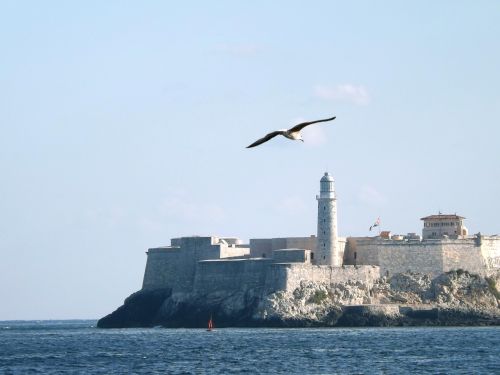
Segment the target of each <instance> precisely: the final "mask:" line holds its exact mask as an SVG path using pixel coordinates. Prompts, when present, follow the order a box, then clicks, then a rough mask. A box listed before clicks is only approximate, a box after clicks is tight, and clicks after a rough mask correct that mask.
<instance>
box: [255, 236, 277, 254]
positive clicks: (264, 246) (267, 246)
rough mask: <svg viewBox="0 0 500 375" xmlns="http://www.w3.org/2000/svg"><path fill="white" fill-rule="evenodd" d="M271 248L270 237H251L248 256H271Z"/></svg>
mask: <svg viewBox="0 0 500 375" xmlns="http://www.w3.org/2000/svg"><path fill="white" fill-rule="evenodd" d="M272 249H273V241H272V239H271V238H252V239H250V257H251V258H260V257H262V256H264V257H265V258H271V256H272Z"/></svg>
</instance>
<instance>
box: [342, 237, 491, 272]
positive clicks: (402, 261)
mask: <svg viewBox="0 0 500 375" xmlns="http://www.w3.org/2000/svg"><path fill="white" fill-rule="evenodd" d="M499 260H500V238H499V239H498V240H497V239H496V237H481V239H479V238H478V237H476V238H465V239H435V240H431V239H428V240H424V241H418V240H406V241H399V240H385V239H380V238H369V237H368V238H367V237H363V238H348V240H347V246H346V250H345V253H344V264H351V265H352V264H356V265H370V264H372V265H378V266H380V270H381V273H382V274H383V275H387V274H389V275H391V274H395V273H402V272H408V271H410V272H419V273H427V274H430V275H433V276H437V275H439V274H441V273H443V272H448V271H452V270H458V269H463V270H467V271H469V272H472V273H476V274H485V272H487V271H488V269H492V268H495V267H499V265H500V261H499ZM495 265H496V266H495Z"/></svg>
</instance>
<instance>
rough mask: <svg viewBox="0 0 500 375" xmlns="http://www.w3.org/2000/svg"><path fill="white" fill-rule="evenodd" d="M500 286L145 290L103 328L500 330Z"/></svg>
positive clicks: (417, 278)
mask: <svg viewBox="0 0 500 375" xmlns="http://www.w3.org/2000/svg"><path fill="white" fill-rule="evenodd" d="M499 281H500V272H499V271H497V272H496V273H495V274H491V275H490V276H489V277H487V278H484V277H481V276H478V275H474V274H470V273H468V272H466V271H461V270H458V271H451V272H448V273H445V274H442V275H440V276H438V277H436V278H435V279H431V278H430V277H429V276H428V275H423V274H416V273H402V274H396V275H393V276H392V277H391V278H387V277H383V278H381V279H379V280H378V281H377V283H375V285H367V284H364V283H362V282H359V281H358V282H350V281H346V282H343V283H337V284H331V285H326V284H324V283H315V282H311V281H304V282H301V283H300V286H299V287H297V288H296V289H295V290H293V291H278V292H275V293H271V294H266V295H263V293H262V292H261V291H260V290H257V289H249V290H244V291H239V292H231V293H229V292H228V293H226V292H217V293H211V294H207V295H200V294H197V293H172V291H171V289H168V288H165V289H154V290H141V291H138V292H136V293H134V294H132V295H131V296H130V297H128V298H127V299H126V300H125V302H124V304H123V305H122V306H121V307H119V308H118V309H117V310H115V311H114V312H113V313H111V314H109V315H107V316H105V317H104V318H102V319H100V320H99V321H98V323H97V326H98V327H99V328H132V327H154V326H162V327H168V328H180V327H185V328H205V327H206V324H207V321H208V319H209V317H210V316H212V317H213V318H214V321H215V325H216V326H217V327H220V328H222V327H368V326H450V325H500V305H499V300H498V297H499V293H498V286H499Z"/></svg>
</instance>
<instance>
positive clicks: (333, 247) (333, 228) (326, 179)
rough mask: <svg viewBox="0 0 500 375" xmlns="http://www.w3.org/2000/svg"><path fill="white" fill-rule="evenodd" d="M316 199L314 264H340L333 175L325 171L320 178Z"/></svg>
mask: <svg viewBox="0 0 500 375" xmlns="http://www.w3.org/2000/svg"><path fill="white" fill-rule="evenodd" d="M316 199H317V200H318V236H317V239H318V240H317V246H316V256H315V258H316V259H315V260H316V264H319V265H329V266H341V265H342V260H341V259H340V257H339V251H338V241H337V239H338V236H337V198H336V197H335V186H334V180H333V177H332V176H331V175H330V174H329V173H328V172H325V175H324V176H323V177H321V180H320V193H319V195H317V196H316Z"/></svg>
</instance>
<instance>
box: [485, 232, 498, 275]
mask: <svg viewBox="0 0 500 375" xmlns="http://www.w3.org/2000/svg"><path fill="white" fill-rule="evenodd" d="M481 253H482V255H483V257H484V259H485V264H486V267H487V269H497V268H500V237H499V236H488V237H487V236H484V237H481Z"/></svg>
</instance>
